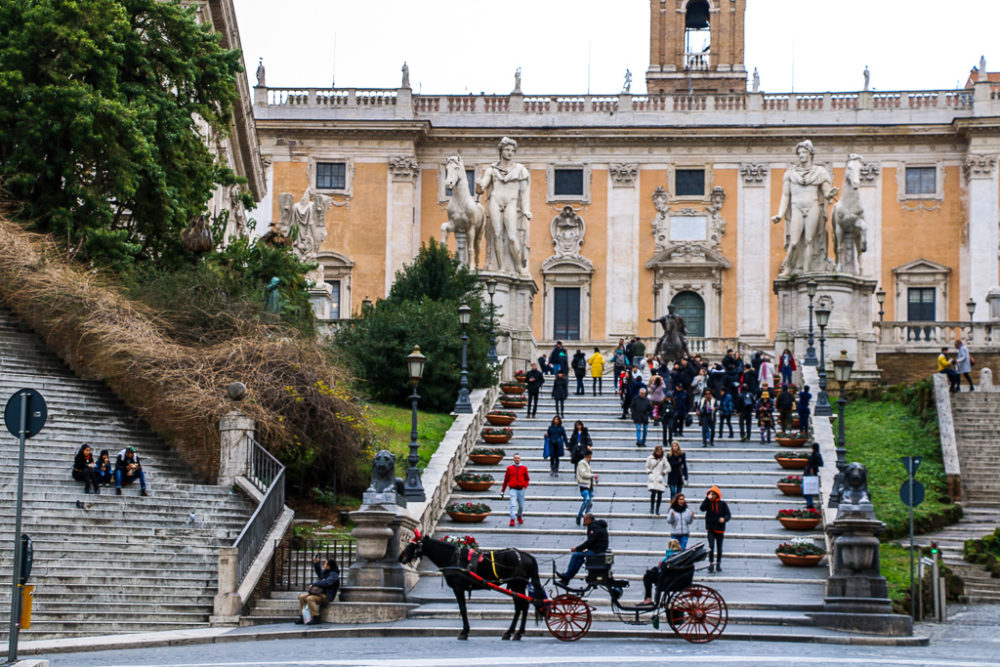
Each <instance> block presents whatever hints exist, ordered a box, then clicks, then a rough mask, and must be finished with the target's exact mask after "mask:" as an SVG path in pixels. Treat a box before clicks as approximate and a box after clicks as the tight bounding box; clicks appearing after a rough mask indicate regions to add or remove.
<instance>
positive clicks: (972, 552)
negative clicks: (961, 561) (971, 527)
mask: <svg viewBox="0 0 1000 667" xmlns="http://www.w3.org/2000/svg"><path fill="white" fill-rule="evenodd" d="M962 551H963V555H964V556H965V560H967V561H968V562H970V563H975V564H977V565H983V566H985V567H986V569H987V570H988V571H989V573H990V576H991V577H1000V528H997V529H996V530H994V531H993V534H992V535H987V536H986V537H983V538H981V539H978V540H967V541H966V542H965V547H964V548H963V549H962Z"/></svg>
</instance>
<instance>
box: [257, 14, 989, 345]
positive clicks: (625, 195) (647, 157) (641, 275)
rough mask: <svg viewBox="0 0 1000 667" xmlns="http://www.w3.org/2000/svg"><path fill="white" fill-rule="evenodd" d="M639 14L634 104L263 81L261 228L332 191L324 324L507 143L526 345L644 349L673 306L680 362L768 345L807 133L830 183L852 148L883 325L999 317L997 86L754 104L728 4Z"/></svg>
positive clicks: (411, 250)
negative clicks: (526, 219) (523, 273)
mask: <svg viewBox="0 0 1000 667" xmlns="http://www.w3.org/2000/svg"><path fill="white" fill-rule="evenodd" d="M650 9H651V15H650V16H651V24H650V29H651V39H650V66H649V70H648V71H647V87H648V89H649V91H650V94H644V95H636V94H632V93H631V92H630V91H629V90H627V89H626V90H624V91H623V92H621V93H619V94H613V95H578V96H549V95H534V94H524V93H523V92H521V90H520V82H519V77H518V80H517V81H516V82H515V87H514V90H513V91H512V92H511V93H510V94H508V95H417V94H414V93H413V91H412V90H411V89H410V86H409V81H408V78H409V77H408V74H407V73H406V72H405V71H404V76H403V81H402V84H401V86H400V87H399V88H397V89H354V88H311V89H289V88H275V87H267V86H266V85H264V82H263V80H262V79H263V72H262V71H261V72H260V73H259V84H260V85H258V86H257V87H256V88H255V89H254V109H253V112H254V116H255V118H256V126H257V133H258V137H259V142H260V150H261V152H262V154H263V156H264V161H265V175H266V179H267V191H268V192H269V193H270V194H268V196H267V197H266V198H265V199H264V200H263V202H262V208H261V209H259V211H260V213H259V214H258V225H259V226H266V224H267V223H268V222H270V221H271V220H277V219H278V216H279V212H278V206H277V204H278V202H277V199H278V194H280V193H291V194H292V195H294V197H295V199H298V198H299V197H300V196H301V195H302V193H303V192H304V191H305V190H306V188H310V189H311V191H312V192H313V193H314V194H323V195H327V196H328V197H330V198H331V199H332V206H331V207H330V209H329V211H328V213H327V215H326V227H327V236H326V239H325V241H324V242H323V246H322V252H321V253H320V254H319V256H318V259H319V261H320V263H321V264H322V267H323V270H324V280H325V281H326V282H327V283H328V284H329V285H330V288H331V290H332V292H333V296H334V301H335V307H334V308H332V309H331V312H330V317H331V318H332V319H337V318H348V317H351V315H352V314H356V313H357V312H358V311H359V310H360V307H361V303H362V301H363V300H364V299H365V298H370V299H373V300H374V299H377V298H379V297H382V296H384V295H385V294H386V293H387V291H388V289H389V287H390V285H391V284H392V281H393V277H394V275H395V273H396V271H398V270H399V269H400V268H402V267H403V266H404V265H405V264H407V263H409V262H411V261H412V259H413V257H414V256H415V254H416V253H417V251H418V249H419V247H420V245H421V244H422V243H424V242H426V241H427V240H428V239H430V238H431V237H435V238H440V234H441V225H442V223H444V222H445V221H446V220H447V213H446V211H445V208H446V206H447V203H448V200H449V197H450V194H451V193H450V192H449V191H447V190H446V188H445V185H444V170H445V163H446V162H447V160H448V158H449V157H450V156H453V155H459V156H461V158H462V160H463V161H464V165H465V168H466V169H467V176H468V180H469V184H470V188H471V187H472V185H471V184H472V182H473V180H474V179H476V178H479V177H480V176H481V174H482V173H483V169H484V167H485V166H486V165H488V164H491V163H493V162H495V161H496V160H497V145H498V142H499V140H500V138H501V137H504V136H508V137H511V138H513V139H515V140H516V141H517V152H516V160H517V162H519V163H522V164H524V165H525V166H527V167H528V169H529V171H530V208H531V214H532V218H531V221H530V228H529V229H528V230H527V234H526V241H527V244H528V246H530V254H529V261H528V273H529V274H530V277H531V279H533V280H534V282H535V284H536V285H537V288H538V292H537V294H536V295H535V296H534V298H533V300H532V302H531V303H530V309H531V314H532V318H531V321H532V327H533V334H534V338H535V339H536V340H537V341H539V344H540V345H543V346H544V345H546V344H548V343H549V342H551V341H554V340H556V339H562V340H569V341H574V342H573V343H571V344H570V345H571V348H575V347H576V346H577V343H576V342H575V341H579V345H580V346H581V347H582V346H583V345H585V344H587V345H589V344H594V345H602V346H607V345H608V344H611V343H614V342H617V340H618V339H619V338H620V337H625V336H630V335H639V336H642V337H652V336H654V335H658V334H659V331H657V330H655V329H654V326H656V327H658V325H654V324H652V323H650V322H649V321H648V320H650V319H652V318H655V317H658V316H660V315H661V314H663V313H665V312H666V309H667V306H668V305H669V304H673V305H675V306H676V308H677V311H678V313H679V314H681V315H682V316H684V318H685V320H686V321H687V324H688V329H689V334H690V337H691V339H692V341H694V343H695V349H703V350H705V351H707V352H710V353H713V354H714V353H716V352H717V351H724V349H725V348H726V347H727V346H728V347H734V346H735V343H737V342H738V343H742V344H745V345H752V346H755V347H768V346H771V345H775V344H776V342H775V335H776V332H777V330H778V308H777V303H778V302H777V296H776V295H775V293H774V290H773V286H772V281H773V280H774V278H775V277H776V276H777V275H778V273H779V270H780V267H781V263H782V260H783V259H784V257H785V251H784V234H785V229H784V227H785V226H784V225H783V224H775V223H772V220H771V218H772V217H773V216H774V215H775V213H776V212H777V211H778V208H779V200H780V198H781V193H782V179H783V176H784V174H785V170H786V169H787V168H790V167H792V166H794V164H795V161H796V155H795V146H796V144H797V143H798V142H800V141H802V140H803V139H809V140H811V141H812V143H813V145H814V146H815V164H817V165H820V166H823V167H825V168H826V169H827V171H828V172H829V173H830V174H831V176H832V180H833V185H834V186H836V187H837V188H839V189H843V181H844V171H845V165H846V163H847V160H848V156H849V155H852V154H857V155H860V156H861V160H862V166H861V169H860V190H859V195H860V200H861V204H862V206H863V208H864V219H865V223H866V225H867V229H868V231H867V251H866V252H865V253H864V254H863V255H862V258H861V272H860V275H861V277H863V278H867V279H870V280H875V281H877V283H878V285H879V286H880V287H881V289H882V290H884V292H885V293H886V295H887V296H886V298H885V302H884V305H883V306H882V308H883V310H884V313H883V317H884V319H885V320H886V321H898V322H907V321H909V322H915V321H920V322H930V321H936V322H953V323H960V322H962V321H967V320H968V319H969V317H970V315H969V313H968V312H967V310H968V305H967V304H968V303H969V301H970V300H971V301H972V302H973V303H975V304H978V306H977V307H976V309H975V311H974V315H972V317H973V318H974V319H975V320H978V321H985V320H989V319H997V318H1000V313H997V314H993V315H991V314H990V307H989V305H988V299H987V297H988V295H989V294H990V293H991V290H992V291H993V293H994V294H995V295H996V298H995V299H994V301H996V306H995V307H997V308H1000V288H997V287H996V286H997V285H998V283H1000V256H998V251H1000V182H998V177H997V166H996V161H997V156H998V154H1000V81H998V82H991V81H990V77H989V76H987V75H985V73H984V72H980V71H979V69H978V68H977V69H974V70H973V73H972V75H971V76H970V79H969V83H968V85H967V86H966V87H965V88H964V89H958V90H920V91H894V92H893V91H878V92H873V91H870V90H859V91H845V92H838V93H830V92H819V93H772V92H763V91H760V90H759V87H758V84H757V83H756V81H755V80H752V81H750V82H748V80H747V79H748V75H747V72H746V69H745V67H744V63H743V18H744V12H745V0H735V1H733V0H726V1H725V2H720V1H718V0H651V2H650ZM699 40H701V41H699ZM980 67H984V64H983V63H981V65H980ZM860 78H861V77H860V73H859V79H860ZM753 79H756V77H753ZM827 230H828V231H827V233H828V234H829V236H830V242H829V244H828V247H829V248H830V255H831V257H832V255H833V244H834V240H833V239H834V234H833V230H832V229H831V228H830V226H829V223H827ZM451 247H452V248H454V238H452V240H451ZM480 262H481V263H482V262H483V251H482V250H481V251H480ZM878 313H879V304H878V303H877V302H876V300H875V299H874V298H873V299H872V300H871V319H872V320H873V321H878V320H879V319H880V318H879V314H878Z"/></svg>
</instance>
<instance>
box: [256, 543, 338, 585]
mask: <svg viewBox="0 0 1000 667" xmlns="http://www.w3.org/2000/svg"><path fill="white" fill-rule="evenodd" d="M356 553H357V548H356V546H355V543H354V540H350V539H329V540H323V539H318V540H293V541H292V542H291V543H285V544H277V545H275V548H274V558H273V559H272V560H271V590H273V591H303V590H305V588H306V586H308V585H309V584H310V583H312V582H313V581H315V580H316V573H315V571H314V570H313V561H312V559H313V556H316V557H318V558H319V561H320V563H322V562H323V561H325V560H327V559H331V560H333V561H334V562H335V563H336V564H337V568H338V569H339V570H340V575H341V581H343V580H344V577H345V574H346V572H347V568H348V567H350V566H351V564H352V563H354V560H355V556H356Z"/></svg>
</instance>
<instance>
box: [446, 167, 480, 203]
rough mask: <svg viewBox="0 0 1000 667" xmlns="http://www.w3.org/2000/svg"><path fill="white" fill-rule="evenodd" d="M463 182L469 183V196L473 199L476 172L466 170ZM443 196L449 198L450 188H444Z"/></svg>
mask: <svg viewBox="0 0 1000 667" xmlns="http://www.w3.org/2000/svg"><path fill="white" fill-rule="evenodd" d="M465 180H466V181H468V183H469V194H470V195H472V196H473V197H475V196H476V170H475V169H466V170H465ZM444 194H445V195H446V196H448V197H450V196H451V188H445V189H444Z"/></svg>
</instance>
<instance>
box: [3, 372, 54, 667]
mask: <svg viewBox="0 0 1000 667" xmlns="http://www.w3.org/2000/svg"><path fill="white" fill-rule="evenodd" d="M47 416H48V408H47V407H46V405H45V399H44V398H42V395H41V394H39V393H38V392H37V391H35V390H34V389H21V390H20V391H18V392H17V393H16V394H14V395H13V396H11V397H10V400H8V401H7V406H6V407H5V408H4V412H3V419H4V424H6V426H7V430H8V431H9V432H10V434H11V435H13V436H14V437H15V438H17V439H18V454H17V500H16V510H15V512H14V573H13V575H12V577H11V584H10V634H9V635H8V643H7V660H8V662H10V663H15V662H17V633H18V630H19V627H20V620H21V587H22V586H24V584H25V583H26V581H27V576H26V575H25V573H24V571H23V568H24V559H25V556H26V553H25V552H26V551H27V549H25V547H24V546H23V544H24V540H23V538H22V536H21V506H22V500H23V497H24V441H25V440H26V439H28V438H30V437H32V436H35V435H38V432H39V431H41V430H42V426H44V425H45V419H46V417H47ZM29 542H30V540H29ZM22 575H24V576H22Z"/></svg>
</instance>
